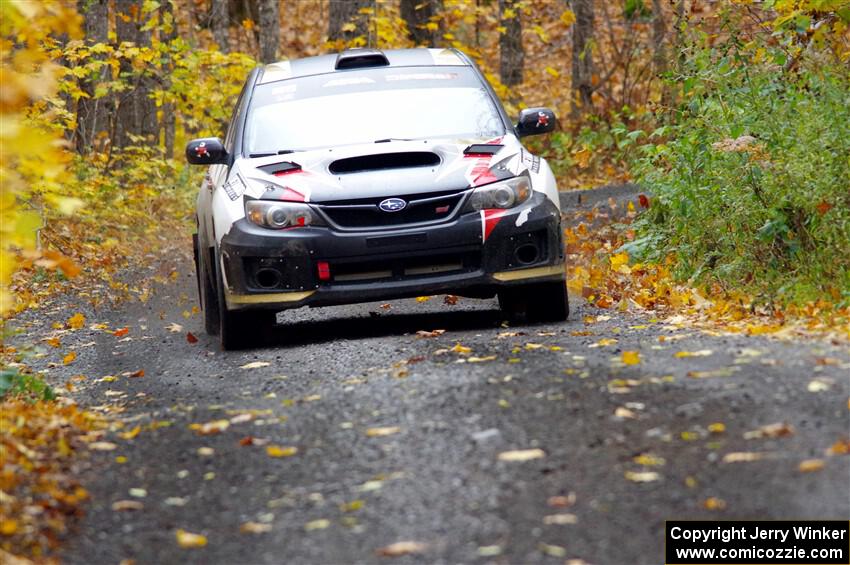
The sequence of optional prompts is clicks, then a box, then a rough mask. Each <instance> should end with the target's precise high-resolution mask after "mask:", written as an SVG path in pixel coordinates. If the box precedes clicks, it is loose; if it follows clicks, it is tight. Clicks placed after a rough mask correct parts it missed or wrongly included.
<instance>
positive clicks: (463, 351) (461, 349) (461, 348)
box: [449, 342, 472, 355]
mask: <svg viewBox="0 0 850 565" xmlns="http://www.w3.org/2000/svg"><path fill="white" fill-rule="evenodd" d="M449 351H452V352H454V353H457V354H459V355H469V354H470V353H472V349H470V348H468V347H466V346H465V345H461V344H460V342H458V343H456V344H454V346H453V347H452V348H451V349H449Z"/></svg>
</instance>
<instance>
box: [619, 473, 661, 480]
mask: <svg viewBox="0 0 850 565" xmlns="http://www.w3.org/2000/svg"><path fill="white" fill-rule="evenodd" d="M625 477H626V478H627V479H628V480H630V481H632V482H635V483H651V482H652V481H657V480H659V479H660V478H661V475H659V474H658V473H656V472H655V471H626V472H625Z"/></svg>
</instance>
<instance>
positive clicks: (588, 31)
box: [572, 0, 594, 118]
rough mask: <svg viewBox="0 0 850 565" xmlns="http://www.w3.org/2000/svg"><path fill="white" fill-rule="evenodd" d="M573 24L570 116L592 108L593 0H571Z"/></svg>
mask: <svg viewBox="0 0 850 565" xmlns="http://www.w3.org/2000/svg"><path fill="white" fill-rule="evenodd" d="M572 9H573V13H575V17H576V22H575V24H573V53H572V81H573V103H572V116H573V118H578V117H579V115H580V114H581V113H582V111H584V112H588V111H592V110H593V99H592V94H593V15H594V8H593V0H572Z"/></svg>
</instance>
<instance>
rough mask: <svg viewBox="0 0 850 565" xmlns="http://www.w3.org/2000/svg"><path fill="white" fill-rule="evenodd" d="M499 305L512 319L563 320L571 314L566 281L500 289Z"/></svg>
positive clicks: (534, 320)
mask: <svg viewBox="0 0 850 565" xmlns="http://www.w3.org/2000/svg"><path fill="white" fill-rule="evenodd" d="M499 307H500V308H501V309H502V312H504V313H505V314H507V315H508V316H509V317H510V318H511V319H519V318H525V319H526V320H527V321H529V322H563V321H565V320H566V319H567V318H568V317H569V315H570V302H569V296H568V295H567V285H566V283H565V282H564V281H556V282H546V283H534V284H526V285H522V286H516V287H512V288H507V289H504V290H500V291H499Z"/></svg>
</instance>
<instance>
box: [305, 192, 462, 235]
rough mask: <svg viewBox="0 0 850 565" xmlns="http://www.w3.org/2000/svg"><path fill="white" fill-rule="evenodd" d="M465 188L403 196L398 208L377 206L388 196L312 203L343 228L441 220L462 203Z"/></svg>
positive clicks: (455, 211) (370, 227) (455, 210)
mask: <svg viewBox="0 0 850 565" xmlns="http://www.w3.org/2000/svg"><path fill="white" fill-rule="evenodd" d="M466 192H467V191H466V189H463V190H452V191H443V192H431V193H425V194H414V195H409V196H405V197H404V198H403V200H405V201H406V202H407V206H406V207H405V208H404V209H403V210H400V211H398V212H385V211H383V210H381V209H380V208H379V207H378V204H380V203H381V202H382V201H383V200H386V199H387V198H388V197H386V196H384V197H380V198H362V199H358V200H343V201H336V202H326V203H322V204H316V207H317V208H319V210H321V211H322V212H323V213H324V214H325V215H326V216H327V217H328V219H329V220H330V221H331V222H332V223H333V224H335V225H337V226H339V227H341V228H344V229H375V228H378V229H380V228H388V227H396V226H404V225H409V224H426V223H436V222H444V221H447V220H449V219H451V218H453V217H454V216H455V215H456V213H457V212H458V209H459V208H460V206H461V205H462V204H463V201H464V197H465V196H466Z"/></svg>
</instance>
